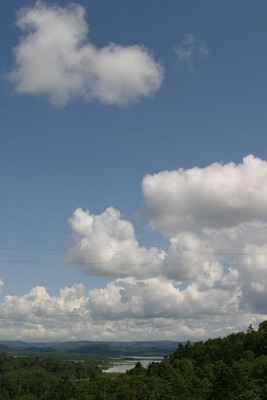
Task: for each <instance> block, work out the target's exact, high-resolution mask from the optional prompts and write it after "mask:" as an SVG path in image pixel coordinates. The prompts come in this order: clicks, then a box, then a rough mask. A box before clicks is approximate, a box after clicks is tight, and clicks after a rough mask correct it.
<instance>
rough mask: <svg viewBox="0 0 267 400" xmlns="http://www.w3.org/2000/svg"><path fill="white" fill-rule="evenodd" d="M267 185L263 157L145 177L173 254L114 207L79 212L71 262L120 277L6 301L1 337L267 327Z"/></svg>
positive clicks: (159, 334)
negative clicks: (142, 237)
mask: <svg viewBox="0 0 267 400" xmlns="http://www.w3.org/2000/svg"><path fill="white" fill-rule="evenodd" d="M266 178H267V163H266V161H263V160H260V159H257V158H255V157H253V156H248V157H246V158H244V160H243V163H241V164H234V163H230V164H226V165H223V164H212V165H209V166H207V167H206V168H194V169H189V170H182V169H180V170H178V171H167V172H163V173H159V174H156V175H149V176H147V177H145V179H144V181H143V190H144V198H145V201H146V210H147V215H149V216H150V224H151V226H152V227H153V228H154V229H158V230H159V231H160V232H162V233H163V234H164V235H165V236H166V237H167V239H168V241H169V244H168V246H167V247H166V248H165V249H164V250H162V249H160V248H158V247H149V248H148V247H145V246H143V245H141V244H140V243H139V242H138V240H137V235H136V234H135V231H134V227H133V224H132V223H131V222H130V221H127V220H125V219H123V218H122V216H121V214H120V212H119V211H118V210H115V209H114V208H112V207H109V208H107V209H106V210H105V211H103V212H102V213H100V214H99V215H95V214H92V213H90V212H89V211H84V210H82V209H80V208H78V209H77V210H76V211H75V212H74V213H73V215H72V217H71V218H70V219H69V225H70V227H71V229H72V230H73V232H74V237H73V240H74V242H73V244H72V246H71V247H70V249H69V251H68V253H67V256H66V258H67V260H68V261H69V262H71V263H73V264H75V265H77V267H78V268H79V269H80V270H81V271H82V272H84V273H86V274H89V275H99V276H103V275H105V276H113V277H115V278H116V279H114V280H113V281H110V282H109V283H108V284H106V286H105V287H102V288H97V289H92V290H90V291H89V293H85V290H84V287H83V286H82V285H80V284H79V285H74V286H73V287H71V288H64V289H62V290H61V291H60V293H59V295H58V296H50V295H49V294H48V293H47V291H46V290H45V288H42V287H36V288H34V289H32V291H30V292H29V293H27V294H25V295H24V296H20V297H18V296H6V297H5V298H4V301H3V302H2V303H0V315H1V317H2V327H1V326H0V333H1V334H2V336H3V335H9V336H10V337H17V336H18V335H21V337H24V338H25V337H26V336H27V337H28V338H30V337H39V338H47V339H55V338H58V339H61V338H69V339H75V338H76V339H86V338H91V339H95V338H96V339H117V340H119V339H122V340H134V339H137V338H138V339H151V338H153V339H163V338H168V339H178V340H186V339H192V340H196V339H203V338H207V337H212V336H218V335H219V336H223V335H225V334H228V333H230V332H233V331H237V330H240V329H243V330H245V329H246V328H247V327H248V325H249V324H250V323H252V324H253V325H254V326H255V327H256V326H257V325H258V323H259V322H260V321H262V320H265V319H267V314H266V309H267V303H266V292H267V240H266V237H267V235H266V234H267V221H266V215H267V214H266V211H267V210H266V202H265V200H266V187H265V182H266ZM202 212H203V215H202ZM204 216H205V218H204ZM1 329H2V331H1Z"/></svg>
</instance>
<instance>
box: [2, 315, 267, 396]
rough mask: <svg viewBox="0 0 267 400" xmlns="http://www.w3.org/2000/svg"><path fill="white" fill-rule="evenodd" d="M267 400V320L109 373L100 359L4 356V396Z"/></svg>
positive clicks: (182, 344)
mask: <svg viewBox="0 0 267 400" xmlns="http://www.w3.org/2000/svg"><path fill="white" fill-rule="evenodd" d="M104 399H105V400H160V399H161V400H163V399H170V400H171V399H177V400H228V399H229V400H267V321H263V322H261V323H260V325H259V327H258V329H257V330H254V329H253V327H252V326H251V325H250V326H249V327H248V329H247V331H246V332H239V333H233V334H231V335H229V336H226V337H223V338H216V339H209V340H207V341H205V342H195V343H190V342H187V343H180V344H179V345H178V346H177V349H176V350H175V351H174V352H171V353H169V354H168V355H166V356H165V357H164V359H163V360H162V362H160V363H155V362H152V363H150V364H149V366H148V367H147V368H144V367H143V366H142V365H141V363H140V362H137V363H136V365H135V367H134V368H133V369H131V370H128V371H127V372H126V373H124V374H107V373H105V371H103V368H102V367H101V365H99V362H98V360H97V358H93V359H92V358H90V357H88V358H85V359H82V360H80V361H79V360H74V359H70V360H66V359H63V358H62V357H58V356H53V355H52V356H51V355H32V356H27V357H25V356H24V357H21V356H20V357H15V356H11V355H8V354H6V353H5V352H2V353H1V354H0V400H104Z"/></svg>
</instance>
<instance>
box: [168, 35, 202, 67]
mask: <svg viewBox="0 0 267 400" xmlns="http://www.w3.org/2000/svg"><path fill="white" fill-rule="evenodd" d="M175 54H176V55H177V58H178V61H179V63H181V64H182V63H192V62H194V61H195V60H197V59H203V58H205V57H206V56H207V55H208V54H209V49H208V47H207V46H206V44H205V43H203V42H200V41H198V40H196V38H195V37H194V36H193V35H192V33H187V34H186V36H185V37H184V39H183V41H182V44H181V45H180V46H177V47H176V48H175Z"/></svg>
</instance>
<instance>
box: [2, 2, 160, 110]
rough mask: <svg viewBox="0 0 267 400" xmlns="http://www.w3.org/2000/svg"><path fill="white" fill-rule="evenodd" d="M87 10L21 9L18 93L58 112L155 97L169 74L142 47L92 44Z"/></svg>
mask: <svg viewBox="0 0 267 400" xmlns="http://www.w3.org/2000/svg"><path fill="white" fill-rule="evenodd" d="M85 14H86V12H85V9H84V8H83V7H82V6H80V5H78V4H75V3H73V4H71V5H69V6H66V7H60V6H57V5H48V4H46V3H45V2H44V1H37V2H36V4H35V5H34V6H33V7H25V8H22V9H21V10H20V11H19V13H18V14H17V21H16V23H17V26H18V28H19V29H20V30H21V31H22V36H21V37H20V41H19V44H18V45H17V47H16V48H15V49H14V61H15V67H14V69H13V71H12V72H10V73H9V75H8V78H9V80H10V81H11V82H12V83H13V84H14V86H15V89H16V91H17V92H18V93H26V94H32V95H45V96H47V97H48V99H49V101H50V102H51V103H52V104H53V105H55V106H59V107H63V106H64V105H65V104H66V103H67V102H69V101H70V100H72V99H75V98H82V99H83V100H85V101H91V100H98V101H100V102H101V103H105V104H115V105H119V106H125V105H128V104H130V103H133V102H136V101H138V100H139V99H141V98H142V97H149V96H152V95H153V94H154V93H155V92H156V91H157V90H158V89H159V88H160V86H161V83H162V80H163V76H164V70H163V67H162V66H161V65H160V64H159V63H158V62H156V61H155V59H154V58H153V56H152V54H151V53H150V52H149V50H148V49H146V48H145V47H144V46H142V45H134V46H121V45H119V44H114V43H110V44H108V45H107V46H105V47H102V48H99V49H98V48H97V47H96V46H95V45H94V44H93V43H91V42H90V37H89V36H88V33H89V26H88V24H87V22H86V20H85V16H86V15H85Z"/></svg>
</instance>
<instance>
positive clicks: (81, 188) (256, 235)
mask: <svg viewBox="0 0 267 400" xmlns="http://www.w3.org/2000/svg"><path fill="white" fill-rule="evenodd" d="M266 13H267V5H266V2H265V1H263V0H259V1H258V2H257V4H255V3H252V2H251V1H246V0H245V1H244V0H242V1H241V0H237V1H235V2H233V1H230V0H225V1H224V2H218V1H213V0H207V1H205V2H203V1H202V2H201V1H197V0H195V1H193V0H192V1H191V0H183V1H179V2H177V1H174V0H169V1H168V2H167V3H166V2H163V1H153V2H152V1H150V0H147V1H145V2H144V1H141V0H137V1H135V2H125V1H123V0H110V1H107V0H106V1H104V0H97V1H96V0H90V1H89V0H88V1H79V2H76V3H73V4H72V6H70V3H69V2H66V1H58V2H52V1H49V2H48V1H47V2H35V1H15V0H8V1H7V0H4V1H2V2H1V4H0V29H1V36H0V37H1V39H0V53H1V57H0V72H1V78H0V104H1V107H0V132H1V146H0V171H1V172H0V185H1V197H0V204H1V208H0V210H1V211H0V224H1V230H0V247H1V249H0V278H1V282H2V283H1V295H0V296H1V297H0V300H1V303H0V315H2V321H1V319H0V338H3V339H6V338H7V337H12V338H18V337H19V338H22V339H27V340H54V339H60V340H64V339H91V338H92V339H95V338H98V339H106V338H108V339H114V340H116V339H136V338H137V339H153V338H154V339H161V338H168V339H175V340H179V339H181V340H184V339H188V338H190V339H194V340H195V339H198V338H206V337H210V336H215V335H218V334H219V335H223V334H227V333H228V332H231V331H235V330H238V329H246V327H247V326H248V325H249V324H250V323H252V324H255V325H257V324H258V323H259V322H260V321H261V320H263V319H264V318H266V306H267V304H266V298H265V296H264V294H265V293H266V289H267V268H266V267H267V264H266V263H267V256H266V254H267V243H266V240H265V237H266V227H267V225H266V223H267V220H266V217H265V215H266V211H267V210H266V207H267V206H265V202H266V189H265V186H264V185H265V184H266V179H267V162H266V161H265V160H266V126H267V114H266V110H265V108H266V103H267V98H266V93H267V90H266V89H267V87H266V86H267V80H266V70H267V56H266V39H267V28H266V21H265V17H266ZM249 155H250V156H249ZM164 171H165V172H164ZM145 177H146V178H145ZM75 210H76V211H75ZM105 210H107V211H105ZM226 253H227V254H226ZM237 253H238V256H237ZM222 254H224V256H222ZM200 305H201V306H200ZM237 316H238V317H237ZM7 320H8V323H7ZM58 321H60V322H58ZM62 321H63V322H62ZM73 321H75V324H74V323H73ZM77 321H78V322H77ZM1 325H2V326H1ZM77 326H79V328H77ZM174 326H175V327H176V328H175V329H174V328H173V327H174Z"/></svg>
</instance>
